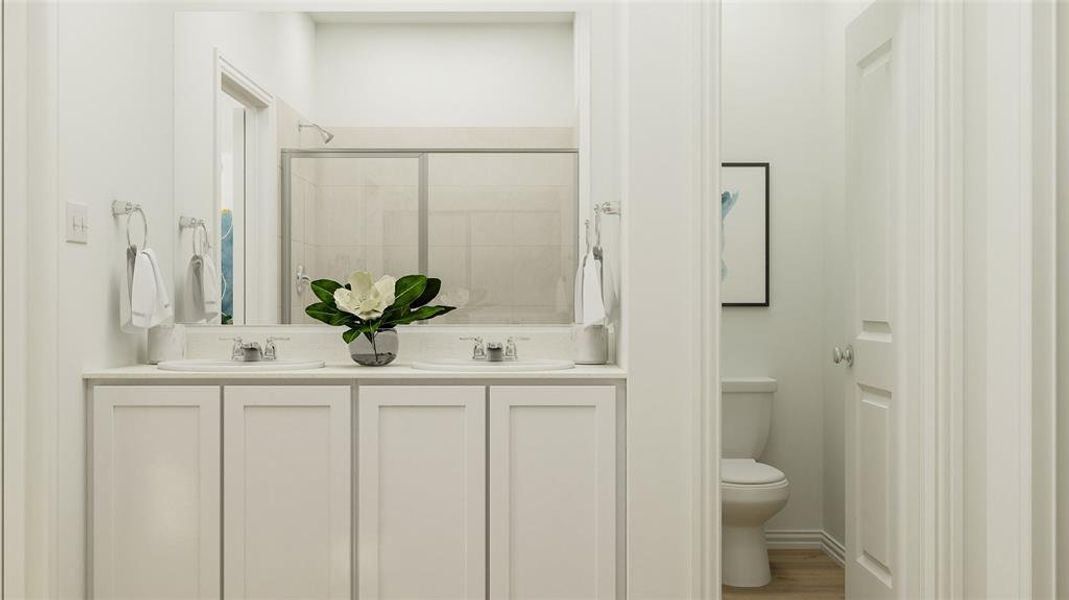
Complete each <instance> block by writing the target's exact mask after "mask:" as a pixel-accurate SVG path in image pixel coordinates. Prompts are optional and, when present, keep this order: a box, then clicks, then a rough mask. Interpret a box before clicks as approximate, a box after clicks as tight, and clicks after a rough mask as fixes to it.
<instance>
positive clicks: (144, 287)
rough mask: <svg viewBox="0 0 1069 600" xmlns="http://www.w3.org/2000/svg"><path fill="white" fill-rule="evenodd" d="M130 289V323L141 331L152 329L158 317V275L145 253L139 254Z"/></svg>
mask: <svg viewBox="0 0 1069 600" xmlns="http://www.w3.org/2000/svg"><path fill="white" fill-rule="evenodd" d="M130 289H131V291H130V323H131V324H132V325H133V326H134V327H139V328H141V329H148V328H149V327H152V326H153V324H154V323H153V322H152V320H153V318H154V317H155V316H156V273H155V272H154V271H153V269H152V261H151V259H150V258H149V257H148V255H147V254H145V253H144V252H138V253H137V258H136V259H135V261H134V276H133V283H132V284H131V288H130Z"/></svg>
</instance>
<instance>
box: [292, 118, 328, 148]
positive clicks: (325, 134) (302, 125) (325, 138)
mask: <svg viewBox="0 0 1069 600" xmlns="http://www.w3.org/2000/svg"><path fill="white" fill-rule="evenodd" d="M306 127H311V128H312V129H315V130H316V131H318V132H319V135H321V136H322V137H323V143H324V144H329V143H330V140H332V139H334V134H333V133H331V132H329V131H327V130H326V129H323V128H322V127H320V126H319V125H316V124H315V123H298V124H297V129H298V130H301V129H304V128H306Z"/></svg>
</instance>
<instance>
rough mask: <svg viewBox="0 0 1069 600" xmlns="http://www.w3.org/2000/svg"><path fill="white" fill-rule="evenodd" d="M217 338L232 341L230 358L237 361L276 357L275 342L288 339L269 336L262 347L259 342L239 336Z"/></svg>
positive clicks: (255, 360)
mask: <svg viewBox="0 0 1069 600" xmlns="http://www.w3.org/2000/svg"><path fill="white" fill-rule="evenodd" d="M219 339H220V340H225V341H233V342H234V346H233V347H232V348H231V349H230V360H233V361H237V362H259V361H261V360H275V359H277V358H278V348H277V347H276V346H275V342H277V341H282V340H288V339H289V338H285V337H269V338H267V341H266V342H264V345H263V346H262V347H261V346H260V342H246V341H245V340H243V339H241V338H240V337H235V338H219Z"/></svg>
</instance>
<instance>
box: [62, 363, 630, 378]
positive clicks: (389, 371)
mask: <svg viewBox="0 0 1069 600" xmlns="http://www.w3.org/2000/svg"><path fill="white" fill-rule="evenodd" d="M626 377H627V373H626V372H625V371H624V370H623V369H622V368H620V367H618V366H616V365H592V366H588V365H576V366H575V368H574V369H563V370H560V371H508V372H501V373H485V372H482V373H467V372H455V371H423V370H419V369H413V368H412V367H411V366H409V365H408V364H392V365H389V366H385V367H362V366H360V365H357V364H354V363H349V364H328V365H327V366H325V367H323V368H322V369H310V370H307V371H251V372H248V373H241V372H237V373H234V372H229V373H197V372H183V371H161V370H160V369H158V368H156V366H155V365H133V366H129V367H116V368H113V369H101V370H96V371H86V372H85V373H83V374H82V378H83V379H85V380H87V381H89V382H91V383H101V382H111V381H125V382H129V381H157V380H165V381H208V382H212V381H258V380H260V381H275V382H277V381H286V380H292V381H357V380H360V381H368V380H434V381H442V380H470V381H486V380H493V381H501V380H508V381H532V380H541V381H561V380H584V379H590V380H613V379H625V378H626Z"/></svg>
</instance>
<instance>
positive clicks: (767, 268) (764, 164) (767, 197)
mask: <svg viewBox="0 0 1069 600" xmlns="http://www.w3.org/2000/svg"><path fill="white" fill-rule="evenodd" d="M720 167H721V169H728V168H753V169H764V172H765V173H764V175H765V177H764V180H765V244H764V245H765V294H764V296H765V297H764V299H763V300H762V301H760V302H721V304H720V305H721V306H723V307H746V306H750V307H764V308H768V306H769V300H770V298H771V295H772V292H771V286H770V280H771V277H770V273H771V269H772V267H771V265H772V260H771V253H770V248H771V244H772V243H771V239H772V236H771V231H770V228H769V223H770V215H771V201H770V199H771V197H772V186H771V181H772V178H771V170H772V167H771V164H770V163H767V162H725V163H721V164H720ZM718 199H719V196H718Z"/></svg>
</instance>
